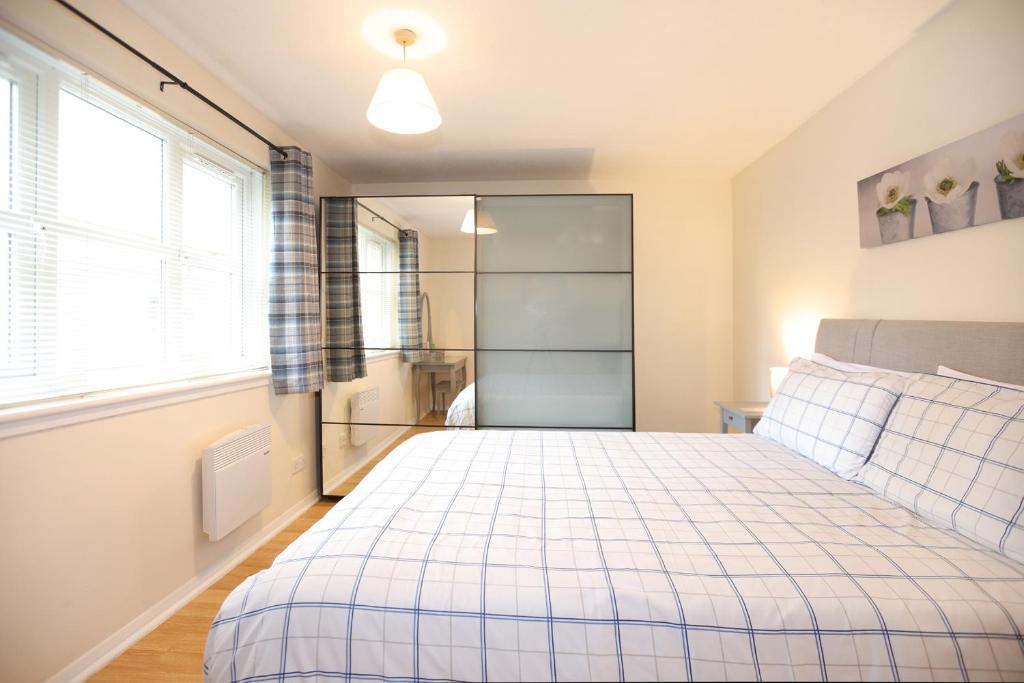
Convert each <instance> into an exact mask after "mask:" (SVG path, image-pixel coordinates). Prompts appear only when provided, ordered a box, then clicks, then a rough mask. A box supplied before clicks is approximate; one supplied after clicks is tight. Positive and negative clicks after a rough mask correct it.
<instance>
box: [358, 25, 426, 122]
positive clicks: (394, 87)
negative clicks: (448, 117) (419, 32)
mask: <svg viewBox="0 0 1024 683" xmlns="http://www.w3.org/2000/svg"><path fill="white" fill-rule="evenodd" d="M395 41H396V42H397V43H399V44H400V45H401V46H402V51H403V54H404V52H405V48H406V47H408V46H409V45H412V44H413V43H414V42H415V41H416V34H415V33H413V32H412V31H410V30H409V29H399V30H398V31H395ZM402 61H403V63H404V62H405V58H404V56H403V58H402ZM366 118H367V120H369V122H370V123H372V124H373V125H375V126H377V128H380V129H381V130H386V131H388V132H389V133H398V134H399V135H418V134H420V133H429V132H430V131H432V130H434V129H435V128H437V127H438V126H440V125H441V112H439V111H438V110H437V103H436V102H434V96H433V95H431V94H430V88H428V87H427V82H426V81H425V80H423V76H421V75H420V74H419V73H418V72H416V71H413V70H412V69H410V68H408V67H406V66H401V67H398V68H395V69H388V70H387V71H385V72H384V75H383V76H381V77H380V83H378V84H377V90H376V92H374V93H373V99H372V100H370V108H369V109H367V110H366Z"/></svg>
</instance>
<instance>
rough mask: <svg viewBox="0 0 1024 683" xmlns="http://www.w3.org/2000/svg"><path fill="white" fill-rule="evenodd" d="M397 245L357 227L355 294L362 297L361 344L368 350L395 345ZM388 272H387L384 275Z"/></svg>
mask: <svg viewBox="0 0 1024 683" xmlns="http://www.w3.org/2000/svg"><path fill="white" fill-rule="evenodd" d="M397 256H398V245H397V244H396V243H395V242H393V241H391V240H389V239H387V238H385V237H383V236H382V235H380V234H379V233H377V232H374V231H373V230H368V229H366V228H364V227H362V226H359V270H361V271H364V272H362V273H361V274H360V276H359V294H360V296H361V298H362V315H363V344H364V345H365V346H366V347H367V348H368V349H388V348H393V347H395V346H396V343H395V338H396V330H397V327H398V312H397V310H396V308H395V299H396V291H395V288H396V286H397V282H398V277H397V276H396V275H395V274H394V271H396V270H398V267H397V260H398V259H397ZM385 271H391V272H385Z"/></svg>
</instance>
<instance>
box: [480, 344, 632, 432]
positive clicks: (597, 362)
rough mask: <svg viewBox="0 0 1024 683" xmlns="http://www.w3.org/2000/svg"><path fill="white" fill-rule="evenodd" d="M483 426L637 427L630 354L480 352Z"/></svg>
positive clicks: (481, 420) (481, 418)
mask: <svg viewBox="0 0 1024 683" xmlns="http://www.w3.org/2000/svg"><path fill="white" fill-rule="evenodd" d="M477 370H478V373H479V374H478V377H477V391H476V400H477V406H476V419H477V426H480V427H564V428H573V429H586V428H614V429H632V427H633V367H632V354H631V353H629V352H625V353H614V352H604V353H602V352H590V353H576V352H566V351H563V352H557V351H556V352H544V351H478V352H477Z"/></svg>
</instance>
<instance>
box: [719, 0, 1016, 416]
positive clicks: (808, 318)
mask: <svg viewBox="0 0 1024 683" xmlns="http://www.w3.org/2000/svg"><path fill="white" fill-rule="evenodd" d="M1021 27H1024V2H1020V1H1019V0H985V1H984V2H982V1H968V0H961V1H960V2H957V3H955V4H953V5H952V6H950V7H949V8H948V9H947V10H946V11H944V12H943V13H941V14H940V15H939V16H938V17H936V18H935V19H933V20H932V21H931V22H929V23H928V24H926V25H925V26H924V27H923V28H922V29H921V30H920V31H919V32H918V34H917V35H915V36H914V37H913V38H912V39H911V40H910V41H909V42H908V43H907V44H906V45H905V46H903V47H902V48H901V49H900V50H898V51H897V52H896V53H894V54H893V55H892V56H891V57H889V58H888V59H886V60H885V61H884V62H883V63H882V64H880V65H879V66H878V67H877V68H875V69H874V70H872V71H871V72H870V73H868V74H867V75H866V76H864V77H863V78H862V79H861V80H860V81H858V82H857V83H856V84H854V85H853V86H852V87H850V88H849V89H848V90H846V91H845V92H844V93H843V94H842V95H840V96H839V97H837V98H836V99H835V100H834V101H833V102H831V103H830V104H829V105H827V106H826V107H825V108H824V109H822V110H821V111H820V112H819V113H818V114H816V115H815V116H814V117H813V118H811V119H810V120H809V121H807V122H806V123H805V124H804V125H803V126H801V127H800V128H799V129H798V130H797V131H796V132H794V133H793V134H792V135H790V136H789V137H788V138H786V139H785V140H784V141H782V142H781V143H779V144H778V145H777V146H776V147H775V148H773V149H772V150H771V151H770V152H768V153H767V154H766V155H765V156H764V157H762V158H761V159H760V160H758V161H757V162H756V163H754V164H752V165H751V166H750V167H748V168H747V169H746V170H744V171H743V172H742V173H740V174H739V175H738V176H737V177H736V178H735V180H734V183H733V192H732V197H733V219H734V239H733V242H734V245H735V251H734V259H733V272H734V273H735V292H734V293H735V300H734V321H735V372H736V392H735V393H736V396H737V397H740V398H747V399H755V398H766V397H767V393H768V367H769V366H771V365H780V364H784V363H785V361H786V360H787V358H788V356H789V355H790V354H791V353H793V352H797V351H799V350H800V349H801V348H803V349H806V348H807V347H808V345H809V344H810V345H813V334H814V329H815V324H816V322H817V320H818V319H819V318H822V317H866V318H909V319H915V318H916V319H933V320H934V319H938V320H994V321H1001V320H1010V321H1021V320H1024V268H1022V267H1021V264H1022V257H1024V220H1022V219H1018V220H1013V221H1004V222H1001V223H997V224H993V225H985V226H981V227H976V228H970V229H967V230H962V231H959V232H954V233H947V234H944V235H937V236H931V237H926V238H924V239H915V240H911V241H908V242H902V243H898V244H894V245H888V246H882V247H877V248H873V249H861V248H860V247H859V237H858V216H857V181H858V180H859V179H861V178H864V177H867V176H869V175H872V174H874V173H876V172H878V171H880V170H882V169H884V168H888V167H890V166H892V165H894V164H897V163H900V162H902V161H905V160H907V159H910V158H912V157H915V156H917V155H918V154H922V153H924V152H928V151H930V150H932V149H935V148H936V147H940V146H942V145H944V144H946V143H949V142H952V141H954V140H957V139H959V138H962V137H965V136H967V135H970V134H972V133H974V132H976V131H979V130H982V129H984V128H987V127H988V126H991V125H993V124H996V123H999V122H1000V121H1004V120H1006V119H1008V118H1010V117H1012V116H1015V115H1017V114H1020V113H1021V112H1022V111H1024V87H1022V85H1024V42H1022V41H1021V39H1020V32H1021ZM979 171H980V173H981V174H982V178H981V179H982V180H984V178H985V177H986V176H985V175H984V174H988V175H987V177H988V179H989V180H991V177H993V176H994V175H995V170H994V169H993V168H985V169H979ZM787 337H788V338H789V341H788V343H787V340H786V338H787ZM787 346H788V347H790V348H789V350H788V351H787Z"/></svg>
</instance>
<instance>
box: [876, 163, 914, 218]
mask: <svg viewBox="0 0 1024 683" xmlns="http://www.w3.org/2000/svg"><path fill="white" fill-rule="evenodd" d="M875 192H876V193H877V194H878V203H879V204H881V205H882V208H883V209H885V210H887V211H891V210H893V209H894V208H895V207H896V205H897V204H898V203H899V202H900V200H902V199H904V198H907V197H908V195H909V194H910V171H889V172H888V173H886V174H885V175H883V176H882V179H881V180H880V181H878V185H876V186H875Z"/></svg>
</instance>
